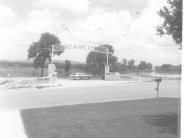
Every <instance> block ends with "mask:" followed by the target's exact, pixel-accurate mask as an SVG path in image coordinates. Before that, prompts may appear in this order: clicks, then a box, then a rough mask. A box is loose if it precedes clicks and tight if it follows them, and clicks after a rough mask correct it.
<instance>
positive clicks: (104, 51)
mask: <svg viewBox="0 0 184 138" xmlns="http://www.w3.org/2000/svg"><path fill="white" fill-rule="evenodd" d="M93 51H94V52H98V53H103V54H107V48H106V47H95V48H94V50H93Z"/></svg>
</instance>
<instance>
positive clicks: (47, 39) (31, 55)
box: [28, 33, 64, 77]
mask: <svg viewBox="0 0 184 138" xmlns="http://www.w3.org/2000/svg"><path fill="white" fill-rule="evenodd" d="M55 44H60V40H59V38H58V37H57V36H55V35H53V34H50V33H44V34H41V38H40V40H39V41H38V42H33V43H32V44H31V45H30V47H29V49H28V59H34V62H33V65H34V67H35V68H42V71H41V76H42V77H43V68H44V64H45V61H46V60H47V59H48V60H49V61H51V53H52V45H55ZM63 52H64V51H55V52H54V54H57V55H60V54H61V53H63Z"/></svg>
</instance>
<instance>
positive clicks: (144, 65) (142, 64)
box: [139, 61, 146, 70]
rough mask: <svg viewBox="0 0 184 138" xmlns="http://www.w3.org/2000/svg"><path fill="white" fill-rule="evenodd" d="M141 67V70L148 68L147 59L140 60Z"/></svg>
mask: <svg viewBox="0 0 184 138" xmlns="http://www.w3.org/2000/svg"><path fill="white" fill-rule="evenodd" d="M139 69H140V70H146V61H141V62H140V64H139Z"/></svg>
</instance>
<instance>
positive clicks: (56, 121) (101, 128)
mask: <svg viewBox="0 0 184 138" xmlns="http://www.w3.org/2000/svg"><path fill="white" fill-rule="evenodd" d="M180 103H181V99H178V98H158V99H144V100H133V101H119V102H107V103H95V104H82V105H72V106H60V107H51V108H39V109H26V110H21V116H22V120H23V123H24V127H25V130H26V134H27V136H28V138H179V137H180V135H179V134H180Z"/></svg>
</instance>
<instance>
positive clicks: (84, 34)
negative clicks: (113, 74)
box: [0, 0, 181, 66]
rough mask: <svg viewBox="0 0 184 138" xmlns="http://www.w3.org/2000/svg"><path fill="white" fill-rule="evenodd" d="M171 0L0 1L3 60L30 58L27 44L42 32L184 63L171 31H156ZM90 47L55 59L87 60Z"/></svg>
mask: <svg viewBox="0 0 184 138" xmlns="http://www.w3.org/2000/svg"><path fill="white" fill-rule="evenodd" d="M165 5H167V0H138V1H137V0H67V1H66V0H0V30H1V33H0V59H6V60H27V54H28V52H27V51H28V48H29V46H30V45H31V44H32V43H33V42H37V41H39V39H40V37H41V34H43V33H45V32H49V33H51V34H54V35H56V36H57V37H58V38H59V39H60V41H61V44H65V45H66V44H79V45H93V46H99V45H103V44H109V45H112V46H113V48H114V50H115V52H114V55H115V56H117V57H118V61H119V62H120V61H122V60H123V59H124V58H125V59H127V60H131V59H134V60H135V64H139V63H140V61H146V62H150V63H151V64H152V65H155V66H156V65H162V64H172V65H180V64H181V50H178V47H179V46H178V45H176V44H175V42H173V39H172V37H171V36H168V35H165V36H163V37H160V36H158V35H156V33H157V32H156V29H155V28H156V27H157V26H158V25H160V24H161V23H163V19H162V18H160V16H159V15H158V14H157V11H159V9H160V8H162V7H163V6H165ZM88 53H89V51H87V50H71V49H70V50H69V49H68V50H65V52H64V53H63V54H61V55H60V56H54V60H71V61H79V62H85V61H86V56H87V54H88Z"/></svg>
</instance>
